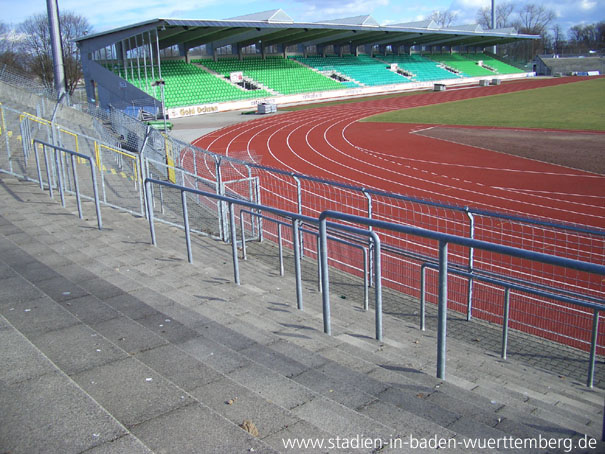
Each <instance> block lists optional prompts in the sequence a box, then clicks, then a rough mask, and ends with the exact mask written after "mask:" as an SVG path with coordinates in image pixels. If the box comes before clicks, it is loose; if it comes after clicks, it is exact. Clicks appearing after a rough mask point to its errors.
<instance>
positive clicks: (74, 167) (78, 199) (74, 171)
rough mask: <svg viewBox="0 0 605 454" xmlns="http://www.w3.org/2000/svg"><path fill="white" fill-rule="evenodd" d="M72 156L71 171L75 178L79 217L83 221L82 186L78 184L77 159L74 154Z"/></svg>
mask: <svg viewBox="0 0 605 454" xmlns="http://www.w3.org/2000/svg"><path fill="white" fill-rule="evenodd" d="M70 156H71V159H70V161H71V171H72V173H73V177H74V189H75V191H76V205H77V206H78V216H79V217H80V219H83V218H84V216H83V215H82V201H81V200H80V185H79V184H78V173H77V170H76V157H75V156H74V155H73V154H72V155H70Z"/></svg>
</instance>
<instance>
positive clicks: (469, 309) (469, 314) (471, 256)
mask: <svg viewBox="0 0 605 454" xmlns="http://www.w3.org/2000/svg"><path fill="white" fill-rule="evenodd" d="M464 210H465V211H466V215H467V216H468V218H469V222H470V225H469V238H470V239H474V238H475V217H474V216H473V213H471V211H470V209H469V208H468V207H464ZM474 262H475V248H473V247H470V248H469V249H468V271H469V273H471V274H472V272H473V267H474ZM472 318H473V278H472V277H469V278H468V287H467V300H466V320H467V321H470V320H471V319H472Z"/></svg>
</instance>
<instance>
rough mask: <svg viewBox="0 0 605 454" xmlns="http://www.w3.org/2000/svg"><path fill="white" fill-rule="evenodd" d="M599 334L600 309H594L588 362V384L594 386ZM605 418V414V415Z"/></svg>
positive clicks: (590, 386)
mask: <svg viewBox="0 0 605 454" xmlns="http://www.w3.org/2000/svg"><path fill="white" fill-rule="evenodd" d="M598 336H599V310H598V309H595V310H594V315H593V317H592V337H591V340H590V361H589V364H588V380H587V381H586V386H588V387H589V388H592V387H593V385H594V365H595V359H596V356H597V338H598ZM603 418H605V416H603ZM604 424H605V423H604Z"/></svg>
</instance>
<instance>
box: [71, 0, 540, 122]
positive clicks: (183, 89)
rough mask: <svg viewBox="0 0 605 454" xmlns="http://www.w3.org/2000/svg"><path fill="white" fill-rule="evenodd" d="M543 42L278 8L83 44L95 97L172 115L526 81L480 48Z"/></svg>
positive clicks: (143, 26)
mask: <svg viewBox="0 0 605 454" xmlns="http://www.w3.org/2000/svg"><path fill="white" fill-rule="evenodd" d="M537 38H538V37H537V36H533V35H522V34H518V33H517V32H516V30H514V29H500V30H483V29H482V28H481V27H480V26H479V25H464V26H454V27H449V28H439V27H438V26H437V24H436V23H435V22H434V21H430V20H429V21H421V22H411V23H402V24H394V25H388V26H383V25H380V24H378V23H377V22H376V21H375V20H374V19H373V18H372V17H371V16H357V17H351V18H344V19H337V20H324V21H321V22H318V23H303V22H295V21H294V20H293V19H292V18H291V17H290V16H289V15H288V14H286V13H285V12H284V11H283V10H281V9H279V10H273V11H266V12H262V13H256V14H250V15H246V16H240V17H235V18H232V19H227V20H179V19H153V20H149V21H146V22H141V23H137V24H133V25H131V26H127V27H122V28H119V29H116V30H111V31H107V32H103V33H98V34H94V35H88V36H84V37H81V38H79V39H78V40H77V43H78V46H79V47H80V50H81V54H82V55H83V58H82V66H83V70H84V78H85V81H86V92H87V97H88V99H89V100H91V101H94V102H95V103H97V104H98V105H99V106H101V107H103V108H105V107H107V106H109V105H112V106H114V107H118V108H125V107H129V108H132V107H133V106H135V107H137V106H138V107H142V108H146V109H148V110H151V111H153V112H154V113H157V112H159V111H160V110H161V109H162V110H164V111H165V112H166V113H167V114H168V116H169V117H173V118H176V117H182V116H190V115H196V114H201V113H207V112H214V111H222V110H234V109H242V108H250V107H254V106H256V105H257V104H260V103H266V102H270V103H273V104H287V103H295V102H304V101H306V100H315V101H317V100H322V99H335V98H345V97H352V96H364V95H372V94H376V93H388V92H397V91H405V90H416V89H419V88H429V87H430V86H431V84H433V83H435V82H439V83H441V84H444V85H451V84H462V83H473V82H476V81H477V78H479V79H481V78H483V79H491V78H501V79H510V78H522V77H527V76H528V75H532V73H526V72H524V71H523V70H521V69H517V68H514V67H512V66H510V65H507V64H506V63H505V62H502V61H500V60H499V59H497V58H496V57H495V56H493V55H490V54H487V53H484V49H485V48H487V47H491V46H494V45H498V44H506V43H510V42H513V41H517V40H531V39H537ZM135 110H136V109H135Z"/></svg>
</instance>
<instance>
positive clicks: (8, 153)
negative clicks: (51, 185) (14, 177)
mask: <svg viewBox="0 0 605 454" xmlns="http://www.w3.org/2000/svg"><path fill="white" fill-rule="evenodd" d="M4 66H5V67H6V65H4ZM0 116H1V117H2V118H1V119H2V125H1V127H2V133H3V134H4V138H5V142H6V159H7V160H8V170H9V172H10V173H13V160H12V159H11V146H10V139H9V137H8V131H7V130H6V120H5V118H4V106H3V105H1V104H0Z"/></svg>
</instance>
